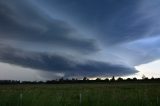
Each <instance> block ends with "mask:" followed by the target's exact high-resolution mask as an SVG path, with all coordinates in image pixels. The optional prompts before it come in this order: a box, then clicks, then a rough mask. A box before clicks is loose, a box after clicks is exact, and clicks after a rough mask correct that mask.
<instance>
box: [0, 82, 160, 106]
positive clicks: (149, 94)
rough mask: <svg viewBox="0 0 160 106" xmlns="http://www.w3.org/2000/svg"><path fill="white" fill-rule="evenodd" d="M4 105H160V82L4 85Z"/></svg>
mask: <svg viewBox="0 0 160 106" xmlns="http://www.w3.org/2000/svg"><path fill="white" fill-rule="evenodd" d="M0 106H160V84H151V83H150V84H144V83H143V84H142V83H141V84H129V83H127V84H126V83H118V84H116V83H112V84H59V85H0Z"/></svg>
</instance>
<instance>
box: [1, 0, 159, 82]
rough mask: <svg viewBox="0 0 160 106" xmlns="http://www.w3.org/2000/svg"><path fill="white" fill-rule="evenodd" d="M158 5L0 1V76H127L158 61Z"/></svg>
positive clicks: (133, 0) (110, 0) (146, 1)
mask: <svg viewBox="0 0 160 106" xmlns="http://www.w3.org/2000/svg"><path fill="white" fill-rule="evenodd" d="M159 10H160V1H159V0H152V1H151V0H1V1H0V67H1V69H0V79H20V80H46V79H56V78H61V77H64V78H71V77H76V78H82V77H84V76H87V77H109V76H130V75H136V74H137V73H139V72H141V71H144V69H146V68H144V64H150V63H151V64H153V65H155V66H158V65H160V62H159V63H157V61H158V60H159V58H160V12H159ZM155 61H156V62H155ZM153 65H152V66H153ZM146 66H147V65H146ZM152 69H153V68H151V69H150V70H149V71H147V74H149V73H150V72H151V71H154V73H156V71H155V69H154V70H152ZM156 69H157V68H156ZM151 73H152V72H151ZM157 73H158V72H157ZM159 73H160V72H159Z"/></svg>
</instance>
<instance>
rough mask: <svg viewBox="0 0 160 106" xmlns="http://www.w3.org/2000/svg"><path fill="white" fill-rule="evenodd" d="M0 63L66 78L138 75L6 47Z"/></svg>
mask: <svg viewBox="0 0 160 106" xmlns="http://www.w3.org/2000/svg"><path fill="white" fill-rule="evenodd" d="M0 50H1V52H0V61H1V62H5V63H10V64H14V65H19V66H22V67H29V68H33V69H39V70H44V71H52V72H55V73H63V74H64V77H73V76H74V77H75V76H77V77H82V76H89V77H97V76H112V75H116V76H120V75H121V76H122V75H126V74H133V73H136V72H137V70H136V69H135V68H133V67H128V66H124V65H118V64H110V63H105V62H99V61H93V60H86V61H83V62H78V61H77V60H76V58H73V57H64V56H60V55H57V54H47V53H35V52H26V51H22V50H19V49H15V48H12V47H9V46H6V45H3V46H2V45H1V46H0Z"/></svg>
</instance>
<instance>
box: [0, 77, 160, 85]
mask: <svg viewBox="0 0 160 106" xmlns="http://www.w3.org/2000/svg"><path fill="white" fill-rule="evenodd" d="M112 82H115V83H121V82H130V83H132V82H133V83H141V82H143V83H145V82H146V83H147V82H155V83H156V82H157V83H158V82H159V83H160V78H153V77H152V78H150V79H149V78H147V77H145V76H142V79H137V78H127V79H123V78H121V77H119V78H117V79H115V77H114V76H113V77H112V78H111V79H109V78H106V79H103V80H102V79H101V78H96V79H95V80H89V79H88V78H87V77H84V78H83V79H82V80H79V79H75V78H72V79H64V78H60V79H58V80H47V81H17V80H0V84H70V83H71V84H72V83H112Z"/></svg>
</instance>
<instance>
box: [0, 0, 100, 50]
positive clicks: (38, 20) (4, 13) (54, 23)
mask: <svg viewBox="0 0 160 106" xmlns="http://www.w3.org/2000/svg"><path fill="white" fill-rule="evenodd" d="M16 3H17V4H16ZM19 4H21V5H19ZM42 12H43V11H40V10H38V9H37V8H34V7H33V6H32V5H29V3H28V2H21V1H14V2H13V3H11V2H6V1H0V23H1V24H0V40H1V41H3V40H5V41H7V40H12V41H14V42H15V43H16V41H21V42H22V43H23V42H28V43H29V42H30V43H43V44H48V45H52V46H53V47H57V46H59V47H62V48H63V47H64V48H69V49H72V50H76V51H79V52H82V53H83V52H85V53H88V52H96V51H98V50H99V48H98V46H97V45H96V42H95V40H93V39H85V38H82V37H79V36H81V35H80V34H79V33H78V32H77V31H76V30H75V29H74V28H72V27H71V26H70V25H69V24H68V23H67V22H65V21H62V20H58V19H54V18H52V19H51V18H50V17H48V16H46V14H45V13H42Z"/></svg>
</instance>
